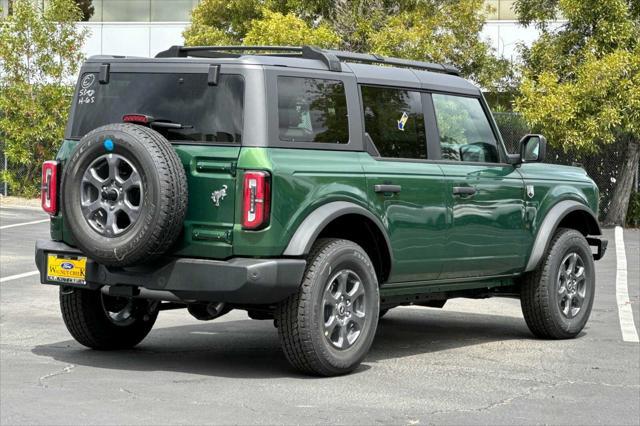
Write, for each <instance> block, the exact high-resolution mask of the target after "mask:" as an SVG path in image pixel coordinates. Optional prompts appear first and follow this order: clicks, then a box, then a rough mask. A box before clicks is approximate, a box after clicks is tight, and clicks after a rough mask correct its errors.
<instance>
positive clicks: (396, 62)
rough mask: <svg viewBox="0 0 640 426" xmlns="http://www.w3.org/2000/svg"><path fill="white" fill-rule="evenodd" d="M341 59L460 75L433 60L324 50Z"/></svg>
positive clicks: (448, 66)
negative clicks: (425, 60)
mask: <svg viewBox="0 0 640 426" xmlns="http://www.w3.org/2000/svg"><path fill="white" fill-rule="evenodd" d="M324 52H325V53H332V54H334V55H335V56H336V57H337V58H338V59H341V60H343V61H354V62H362V63H365V64H382V65H393V66H396V67H404V68H415V69H422V70H428V71H435V72H442V73H445V74H453V75H460V71H459V70H458V69H457V68H456V67H453V66H451V65H445V64H436V63H433V62H422V61H413V60H410V59H400V58H389V57H386V56H380V55H376V54H371V53H354V52H344V51H340V50H325V51H324Z"/></svg>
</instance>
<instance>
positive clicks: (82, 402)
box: [0, 207, 640, 425]
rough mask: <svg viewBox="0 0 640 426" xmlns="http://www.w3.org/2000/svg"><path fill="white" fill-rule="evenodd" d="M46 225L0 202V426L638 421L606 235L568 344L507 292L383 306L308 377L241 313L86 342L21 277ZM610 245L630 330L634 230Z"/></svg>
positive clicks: (29, 279) (639, 368) (30, 279)
mask: <svg viewBox="0 0 640 426" xmlns="http://www.w3.org/2000/svg"><path fill="white" fill-rule="evenodd" d="M46 218H47V217H46V216H45V215H44V214H43V213H42V212H41V211H39V210H37V209H24V208H17V207H3V208H0V423H1V424H2V425H10V424H151V423H156V424H211V423H218V424H281V423H287V424H328V423H339V424H369V425H370V424H406V425H416V424H478V423H480V424H534V423H535V424H572V425H586V424H615V425H622V424H632V425H638V424H640V344H638V343H637V342H625V341H623V340H622V333H621V326H620V319H619V314H618V305H617V301H616V265H617V262H616V250H615V241H614V232H613V230H606V237H607V238H608V239H609V241H610V243H609V247H610V248H609V251H608V253H607V255H606V257H605V258H604V259H603V260H602V261H600V262H597V263H596V268H597V294H596V299H595V304H594V308H593V312H592V315H591V319H590V321H589V323H588V324H587V326H586V328H585V329H584V331H583V332H582V333H581V334H580V335H579V336H578V337H577V338H576V339H572V340H562V341H544V340H538V339H535V338H534V337H533V336H532V335H531V334H530V333H529V331H528V329H527V327H526V324H525V322H524V320H523V318H522V314H521V311H520V305H519V301H517V300H511V299H489V300H482V301H474V300H466V299H456V300H452V301H449V302H448V303H447V305H445V307H444V309H431V308H418V307H407V308H398V309H394V310H392V311H390V312H389V314H387V316H386V317H385V318H384V319H383V320H382V321H381V322H380V325H379V328H378V332H377V336H376V340H375V342H374V345H373V348H372V350H371V352H370V354H369V356H368V357H367V358H366V360H365V361H364V363H363V364H362V365H361V367H360V368H359V369H358V370H357V371H356V372H355V373H353V374H351V375H348V376H344V377H337V378H309V377H305V376H302V375H300V374H298V373H296V372H295V371H294V370H293V369H292V368H291V367H289V365H288V364H287V362H286V360H285V358H284V355H283V353H282V351H281V349H280V345H279V342H278V336H277V332H276V329H275V328H274V327H273V323H272V322H271V321H254V320H250V319H249V318H248V317H247V315H246V313H245V312H243V311H234V312H232V313H230V314H228V315H227V316H225V317H222V318H219V319H217V320H214V321H211V322H201V321H197V320H195V319H193V318H192V317H191V316H190V315H188V313H187V312H186V311H185V310H175V311H164V312H161V313H160V316H159V318H158V322H157V323H156V326H155V328H154V329H153V330H152V331H151V333H150V334H149V336H148V337H147V338H146V339H145V340H144V341H143V342H142V343H141V344H140V345H139V346H138V347H137V348H136V349H133V350H126V351H118V352H98V351H92V350H89V349H86V348H84V347H83V346H81V345H80V344H78V343H76V342H75V341H74V340H73V339H72V338H71V337H70V335H69V334H68V333H67V330H66V328H65V326H64V323H63V321H62V318H61V316H60V312H59V306H58V289H57V288H56V287H53V286H44V285H41V284H39V282H38V276H37V275H29V273H33V271H35V269H36V268H35V265H34V262H33V247H34V242H35V240H36V239H37V238H47V236H48V227H49V225H48V223H47V222H42V221H43V220H46ZM37 221H40V222H38V223H30V224H27V225H20V226H11V225H17V224H22V223H25V222H37ZM624 240H625V251H624V253H626V260H627V285H628V293H629V300H630V301H631V307H632V312H633V325H634V326H635V329H636V330H640V318H639V308H640V305H639V301H640V232H639V231H638V230H625V231H624ZM16 276H19V277H21V278H16Z"/></svg>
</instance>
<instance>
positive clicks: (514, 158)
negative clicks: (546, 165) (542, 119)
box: [509, 134, 547, 165]
mask: <svg viewBox="0 0 640 426" xmlns="http://www.w3.org/2000/svg"><path fill="white" fill-rule="evenodd" d="M519 145H520V154H514V155H510V156H509V159H510V161H511V163H512V164H515V165H517V164H522V163H542V162H544V160H545V157H546V156H547V138H545V137H544V136H542V135H536V134H528V135H524V136H523V137H522V139H520V143H519Z"/></svg>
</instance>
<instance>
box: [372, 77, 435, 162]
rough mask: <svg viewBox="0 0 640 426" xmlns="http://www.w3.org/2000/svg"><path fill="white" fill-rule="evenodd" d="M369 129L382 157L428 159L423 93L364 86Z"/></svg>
mask: <svg viewBox="0 0 640 426" xmlns="http://www.w3.org/2000/svg"><path fill="white" fill-rule="evenodd" d="M362 103H363V108H364V125H365V131H366V132H367V133H368V134H369V136H370V137H371V139H372V140H373V143H374V144H375V145H376V148H377V149H378V151H379V152H380V155H381V156H382V157H389V158H415V159H425V158H427V150H426V145H425V130H424V116H423V114H422V102H421V96H420V93H419V92H412V91H409V90H398V89H387V88H382V87H372V86H362Z"/></svg>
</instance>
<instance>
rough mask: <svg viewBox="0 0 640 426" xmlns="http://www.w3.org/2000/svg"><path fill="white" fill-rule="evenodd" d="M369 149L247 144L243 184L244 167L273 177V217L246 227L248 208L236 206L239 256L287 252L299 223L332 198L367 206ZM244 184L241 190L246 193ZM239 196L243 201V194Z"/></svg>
mask: <svg viewBox="0 0 640 426" xmlns="http://www.w3.org/2000/svg"><path fill="white" fill-rule="evenodd" d="M361 155H363V153H358V152H351V151H328V150H312V149H287V148H246V147H245V148H243V149H242V152H241V153H240V157H239V159H238V182H242V175H243V173H244V170H267V171H269V172H270V173H271V175H272V184H271V187H272V190H271V218H270V223H269V226H268V227H266V228H265V229H262V230H259V231H246V230H243V229H242V226H241V225H240V224H241V219H242V217H241V215H242V209H241V208H237V209H236V219H235V223H236V224H235V226H234V232H233V251H234V255H236V256H278V255H281V254H282V253H283V252H284V250H285V248H286V246H287V244H288V243H289V240H290V239H291V237H292V236H293V234H294V233H295V231H296V230H297V228H298V226H299V225H300V224H301V223H302V221H303V220H304V219H305V218H306V217H307V215H308V214H309V213H311V212H312V211H313V210H315V209H316V208H318V207H320V206H321V205H323V204H326V203H329V202H332V201H350V202H353V203H355V204H357V205H360V206H362V207H365V208H366V207H367V198H366V196H367V195H366V190H365V177H364V172H363V170H362V166H361V164H360V160H359V158H360V156H361ZM240 186H241V185H238V190H237V191H241V188H240ZM237 198H238V199H241V195H240V192H238V194H237Z"/></svg>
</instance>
